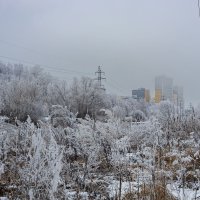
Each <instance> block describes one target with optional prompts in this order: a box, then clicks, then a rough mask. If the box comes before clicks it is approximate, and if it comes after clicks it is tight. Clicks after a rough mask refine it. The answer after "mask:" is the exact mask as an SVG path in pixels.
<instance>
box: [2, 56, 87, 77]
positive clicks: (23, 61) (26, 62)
mask: <svg viewBox="0 0 200 200" xmlns="http://www.w3.org/2000/svg"><path fill="white" fill-rule="evenodd" d="M0 58H4V59H7V60H12V61H15V62H19V63H22V64H25V65H26V64H28V65H31V66H36V65H39V66H41V67H44V68H46V69H49V70H53V71H57V72H62V73H71V74H85V75H91V74H90V73H86V72H80V71H75V70H71V69H66V68H63V67H62V68H61V67H58V66H49V65H43V64H39V63H33V62H30V61H26V60H23V59H18V58H13V57H10V56H4V55H0Z"/></svg>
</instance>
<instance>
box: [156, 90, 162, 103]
mask: <svg viewBox="0 0 200 200" xmlns="http://www.w3.org/2000/svg"><path fill="white" fill-rule="evenodd" d="M161 96H162V93H161V90H156V91H155V103H160V101H161Z"/></svg>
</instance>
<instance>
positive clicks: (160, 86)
mask: <svg viewBox="0 0 200 200" xmlns="http://www.w3.org/2000/svg"><path fill="white" fill-rule="evenodd" d="M163 100H170V101H172V100H173V79H172V78H169V77H166V76H157V77H156V78H155V102H156V103H159V102H160V101H163Z"/></svg>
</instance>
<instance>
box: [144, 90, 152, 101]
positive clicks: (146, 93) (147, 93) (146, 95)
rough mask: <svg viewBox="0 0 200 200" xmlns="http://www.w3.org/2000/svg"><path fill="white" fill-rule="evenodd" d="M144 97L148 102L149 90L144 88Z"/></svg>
mask: <svg viewBox="0 0 200 200" xmlns="http://www.w3.org/2000/svg"><path fill="white" fill-rule="evenodd" d="M144 99H145V101H146V102H148V103H149V102H150V99H151V97H150V92H149V90H145V97H144Z"/></svg>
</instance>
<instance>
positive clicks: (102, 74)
mask: <svg viewBox="0 0 200 200" xmlns="http://www.w3.org/2000/svg"><path fill="white" fill-rule="evenodd" d="M96 74H97V78H95V80H97V81H98V86H99V89H101V90H104V91H105V90H106V89H105V87H104V85H102V80H105V79H106V78H105V72H103V71H102V70H101V66H98V71H97V72H95V75H96Z"/></svg>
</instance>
